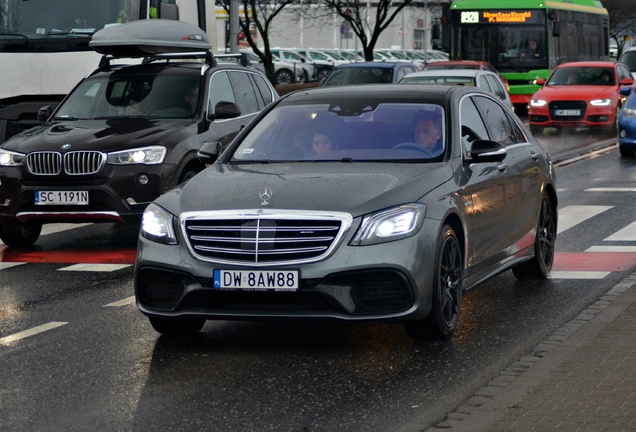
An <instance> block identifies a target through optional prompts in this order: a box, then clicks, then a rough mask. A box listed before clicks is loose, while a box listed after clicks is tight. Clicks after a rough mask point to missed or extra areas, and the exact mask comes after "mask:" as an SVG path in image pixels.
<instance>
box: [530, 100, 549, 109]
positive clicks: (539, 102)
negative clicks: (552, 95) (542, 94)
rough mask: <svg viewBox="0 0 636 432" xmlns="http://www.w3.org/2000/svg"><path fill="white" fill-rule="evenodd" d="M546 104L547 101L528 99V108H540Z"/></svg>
mask: <svg viewBox="0 0 636 432" xmlns="http://www.w3.org/2000/svg"><path fill="white" fill-rule="evenodd" d="M547 103H548V101H545V100H543V99H530V106H533V107H542V106H545V105H546V104H547Z"/></svg>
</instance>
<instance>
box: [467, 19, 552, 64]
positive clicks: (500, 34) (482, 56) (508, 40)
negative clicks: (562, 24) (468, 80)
mask: <svg viewBox="0 0 636 432" xmlns="http://www.w3.org/2000/svg"><path fill="white" fill-rule="evenodd" d="M458 30H459V32H458V33H457V34H456V36H457V39H458V42H459V44H458V48H459V50H458V51H459V54H460V57H461V58H462V59H466V60H468V59H470V60H485V61H488V62H489V63H491V64H492V65H493V66H495V68H496V69H497V70H499V71H510V72H513V71H526V70H531V69H546V68H547V67H548V57H547V53H546V49H545V47H546V37H545V29H544V28H543V27H542V26H540V25H531V26H523V27H509V26H479V27H468V26H467V27H462V28H459V29H458Z"/></svg>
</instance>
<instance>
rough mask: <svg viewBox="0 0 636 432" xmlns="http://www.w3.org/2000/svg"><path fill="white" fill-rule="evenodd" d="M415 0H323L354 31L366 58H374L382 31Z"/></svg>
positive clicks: (369, 59)
mask: <svg viewBox="0 0 636 432" xmlns="http://www.w3.org/2000/svg"><path fill="white" fill-rule="evenodd" d="M412 3H414V0H402V2H401V3H394V2H393V0H375V1H374V2H371V0H368V1H360V0H322V4H324V5H326V6H327V7H328V8H329V9H330V10H332V11H334V12H335V13H337V14H338V15H339V16H341V17H342V18H343V19H344V20H345V21H346V22H347V23H349V26H350V27H351V31H353V32H354V33H355V34H356V36H358V39H359V40H360V44H361V45H362V49H363V52H364V58H365V60H368V61H371V60H373V49H374V48H375V45H376V44H377V42H378V38H379V37H380V35H381V34H382V32H383V31H384V30H385V29H386V28H387V27H388V26H389V25H390V24H391V22H392V21H393V20H394V19H395V17H396V16H397V15H398V14H399V13H400V11H401V10H402V9H404V8H405V7H406V6H408V5H410V4H412Z"/></svg>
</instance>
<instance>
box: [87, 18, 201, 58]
mask: <svg viewBox="0 0 636 432" xmlns="http://www.w3.org/2000/svg"><path fill="white" fill-rule="evenodd" d="M89 45H90V46H91V48H93V49H94V50H95V51H97V52H98V53H100V54H107V55H112V56H115V57H145V56H152V55H155V54H164V53H185V52H202V51H209V50H210V49H211V48H212V46H211V45H210V41H209V39H208V36H207V35H206V34H205V32H204V31H203V30H201V29H200V28H199V27H197V26H195V25H193V24H190V23H186V22H182V21H173V20H165V19H152V20H139V21H131V22H129V23H126V24H120V25H114V26H110V27H106V28H104V29H102V30H99V31H98V32H96V33H95V34H94V35H93V38H92V40H91V41H90V43H89Z"/></svg>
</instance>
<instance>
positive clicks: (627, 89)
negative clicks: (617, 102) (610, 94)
mask: <svg viewBox="0 0 636 432" xmlns="http://www.w3.org/2000/svg"><path fill="white" fill-rule="evenodd" d="M623 81H624V80H623ZM618 93H620V94H621V95H623V96H629V95H630V94H631V93H632V88H631V87H621V88H620V89H618Z"/></svg>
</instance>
